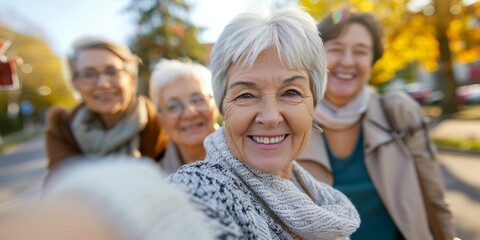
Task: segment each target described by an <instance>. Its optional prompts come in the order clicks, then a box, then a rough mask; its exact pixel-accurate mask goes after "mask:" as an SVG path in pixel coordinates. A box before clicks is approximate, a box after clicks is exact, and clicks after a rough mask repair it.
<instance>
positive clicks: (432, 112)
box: [423, 105, 480, 153]
mask: <svg viewBox="0 0 480 240" xmlns="http://www.w3.org/2000/svg"><path fill="white" fill-rule="evenodd" d="M423 110H424V112H425V114H427V116H429V117H431V118H432V119H434V118H436V117H440V114H441V110H440V109H439V107H436V106H427V107H423ZM449 118H450V119H457V120H465V121H470V120H476V121H479V120H480V105H466V106H461V107H460V110H459V111H458V112H457V113H455V114H453V115H452V116H451V117H449ZM433 142H434V143H435V144H436V145H437V146H438V147H439V148H441V149H448V150H459V151H469V152H475V153H477V152H478V153H480V139H479V138H473V137H466V138H438V137H437V138H433Z"/></svg>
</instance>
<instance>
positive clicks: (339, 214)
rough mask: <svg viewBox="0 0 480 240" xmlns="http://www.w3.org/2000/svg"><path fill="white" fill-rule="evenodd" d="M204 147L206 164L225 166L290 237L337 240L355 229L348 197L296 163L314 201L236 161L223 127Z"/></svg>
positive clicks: (356, 222) (356, 223) (284, 181)
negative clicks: (214, 163)
mask: <svg viewBox="0 0 480 240" xmlns="http://www.w3.org/2000/svg"><path fill="white" fill-rule="evenodd" d="M205 147H206V149H207V156H206V161H210V160H213V161H216V162H219V161H221V162H224V163H226V164H227V165H228V166H229V167H230V169H231V171H232V172H233V174H234V175H236V176H237V177H239V178H240V179H241V180H242V181H243V182H244V183H245V184H246V185H247V186H248V188H249V189H251V191H252V192H253V194H254V195H256V197H257V198H258V199H260V200H261V202H263V205H264V207H266V208H269V210H270V212H271V214H273V215H274V216H271V217H272V218H274V219H279V220H280V221H281V222H282V223H281V224H282V225H285V226H286V227H287V228H288V230H287V231H289V232H290V234H291V235H293V236H295V235H297V236H298V237H300V238H302V239H340V238H347V237H348V236H349V235H350V234H351V233H353V232H354V231H355V230H356V229H357V228H358V226H359V224H360V219H359V216H358V213H357V211H356V209H355V207H354V206H353V205H352V203H351V202H350V201H349V200H348V198H347V197H346V196H345V195H343V194H342V193H340V192H339V191H337V190H335V189H333V188H332V187H330V186H329V185H327V184H323V183H320V182H318V181H316V180H315V179H314V178H313V177H312V176H311V175H310V174H309V173H307V172H306V171H305V170H304V169H303V168H302V167H301V166H300V165H299V164H298V163H296V162H293V171H295V172H296V173H297V178H300V180H301V181H302V182H303V183H304V187H306V188H307V189H305V190H306V191H308V192H310V193H311V194H312V195H313V197H314V198H315V199H313V201H312V199H311V198H310V197H309V196H308V195H307V194H305V193H303V192H302V191H301V190H300V189H299V188H298V187H297V186H295V185H294V183H293V182H292V181H290V180H287V179H283V178H281V177H279V176H276V175H273V174H270V173H264V172H261V171H258V170H256V169H254V168H251V167H249V166H247V165H245V164H244V163H243V162H241V161H240V160H238V159H237V158H236V157H235V156H234V155H233V154H232V153H231V151H230V149H229V147H228V145H227V142H226V139H225V133H224V130H223V128H221V129H219V130H217V131H216V132H215V133H213V134H212V135H210V136H209V137H208V138H207V139H206V141H205ZM259 161H261V160H259ZM287 239H288V238H287Z"/></svg>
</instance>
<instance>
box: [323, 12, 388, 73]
mask: <svg viewBox="0 0 480 240" xmlns="http://www.w3.org/2000/svg"><path fill="white" fill-rule="evenodd" d="M352 23H358V24H361V25H363V26H364V27H365V28H366V29H367V30H368V32H369V33H370V35H371V36H372V39H373V61H372V65H373V64H375V62H376V61H377V60H378V59H380V58H381V57H382V55H383V42H382V28H381V27H380V24H379V23H378V21H377V20H376V19H375V17H374V16H373V15H372V14H370V13H366V12H364V13H356V12H354V11H352V10H350V9H348V8H343V9H341V10H337V11H333V12H331V13H330V14H328V15H327V16H326V17H325V18H324V19H323V20H321V21H320V22H319V23H318V25H317V27H318V32H319V33H320V36H321V37H322V39H323V41H324V42H327V41H329V40H332V39H335V38H337V37H338V36H339V35H340V34H341V33H342V32H343V30H344V29H345V28H346V27H347V26H349V25H350V24H352Z"/></svg>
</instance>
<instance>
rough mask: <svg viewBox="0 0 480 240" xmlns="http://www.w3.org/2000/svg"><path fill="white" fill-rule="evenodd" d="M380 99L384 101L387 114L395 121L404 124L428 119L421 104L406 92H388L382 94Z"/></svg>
mask: <svg viewBox="0 0 480 240" xmlns="http://www.w3.org/2000/svg"><path fill="white" fill-rule="evenodd" d="M380 100H381V101H383V103H384V109H385V111H386V112H387V114H390V117H391V118H394V119H395V121H400V123H404V124H402V125H407V124H413V125H417V124H419V123H421V122H422V121H426V116H425V114H424V113H423V111H422V108H421V106H420V104H419V103H418V102H417V101H415V99H413V98H412V97H411V96H410V95H408V94H407V93H405V92H401V91H395V92H388V93H385V94H383V95H382V96H380Z"/></svg>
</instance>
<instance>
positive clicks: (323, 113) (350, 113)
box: [313, 86, 372, 130]
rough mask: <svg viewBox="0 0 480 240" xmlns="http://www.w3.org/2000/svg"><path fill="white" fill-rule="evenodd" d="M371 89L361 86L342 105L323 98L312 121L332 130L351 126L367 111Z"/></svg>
mask: <svg viewBox="0 0 480 240" xmlns="http://www.w3.org/2000/svg"><path fill="white" fill-rule="evenodd" d="M371 91H372V90H371V89H370V87H368V86H365V87H363V89H362V90H361V91H360V92H359V93H358V94H357V96H356V97H355V98H353V99H352V100H351V101H350V102H349V103H348V104H347V105H345V106H343V107H337V106H335V105H333V104H332V103H330V102H328V100H327V99H324V100H323V101H321V102H320V104H318V107H317V108H316V109H315V114H314V116H313V120H314V122H315V123H317V124H320V125H321V126H322V127H325V128H328V129H333V130H342V129H346V128H348V127H350V126H352V125H353V124H354V123H356V122H357V121H358V120H360V118H361V117H362V114H363V113H365V112H366V111H367V107H368V102H369V100H370V96H371Z"/></svg>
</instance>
